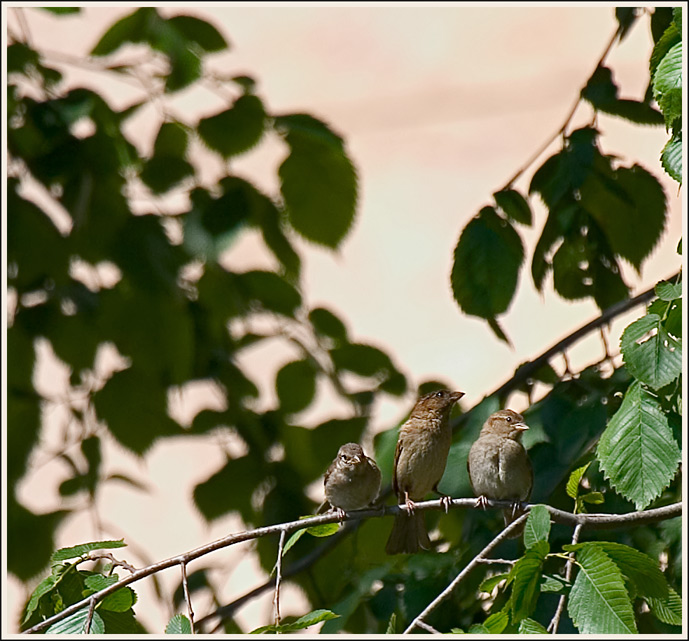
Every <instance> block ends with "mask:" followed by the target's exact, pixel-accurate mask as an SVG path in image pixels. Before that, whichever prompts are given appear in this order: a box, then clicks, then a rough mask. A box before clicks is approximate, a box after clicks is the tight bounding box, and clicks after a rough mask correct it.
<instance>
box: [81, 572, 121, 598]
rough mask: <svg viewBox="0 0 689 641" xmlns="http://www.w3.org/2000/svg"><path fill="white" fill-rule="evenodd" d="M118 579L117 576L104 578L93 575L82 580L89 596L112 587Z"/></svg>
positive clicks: (99, 575) (100, 575)
mask: <svg viewBox="0 0 689 641" xmlns="http://www.w3.org/2000/svg"><path fill="white" fill-rule="evenodd" d="M118 579H119V577H118V576H117V574H114V575H110V576H104V575H102V574H97V573H94V574H91V575H89V576H87V577H86V578H85V579H84V585H86V587H87V588H89V594H93V593H94V592H98V591H100V590H104V589H105V588H108V587H110V586H111V585H114V584H115V583H117V581H118ZM85 596H86V595H85Z"/></svg>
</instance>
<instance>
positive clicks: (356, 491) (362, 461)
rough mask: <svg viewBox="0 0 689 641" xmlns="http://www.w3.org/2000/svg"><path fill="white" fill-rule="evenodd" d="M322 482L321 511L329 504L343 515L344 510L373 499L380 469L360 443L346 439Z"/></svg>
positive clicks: (376, 494)
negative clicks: (323, 498) (323, 492)
mask: <svg viewBox="0 0 689 641" xmlns="http://www.w3.org/2000/svg"><path fill="white" fill-rule="evenodd" d="M323 485H324V487H325V501H324V502H323V504H322V505H321V506H320V508H319V509H318V513H319V514H320V513H322V512H325V511H326V509H328V505H330V506H331V508H332V509H334V510H335V511H336V512H337V513H338V515H339V517H340V518H341V519H343V518H344V514H345V511H349V510H360V509H362V508H365V507H367V506H368V505H370V504H371V503H373V501H374V500H375V498H376V497H377V496H378V491H379V490H380V470H379V469H378V466H377V465H376V462H375V461H374V460H373V459H370V458H369V457H368V456H366V454H364V450H363V448H362V447H361V445H358V444H357V443H345V444H344V445H343V446H342V447H341V448H340V449H339V451H338V452H337V456H336V457H335V460H334V461H333V462H332V463H331V464H330V467H329V468H328V470H327V471H326V473H325V477H324V479H323Z"/></svg>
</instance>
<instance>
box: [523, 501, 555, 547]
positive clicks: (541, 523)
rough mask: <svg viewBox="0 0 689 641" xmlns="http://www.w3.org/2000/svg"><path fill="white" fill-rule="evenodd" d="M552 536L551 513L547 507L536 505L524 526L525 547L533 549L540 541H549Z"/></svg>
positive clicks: (530, 511)
mask: <svg viewBox="0 0 689 641" xmlns="http://www.w3.org/2000/svg"><path fill="white" fill-rule="evenodd" d="M549 535H550V513H549V512H548V509H547V508H546V507H545V505H534V506H533V507H532V508H531V509H530V510H529V516H528V517H527V518H526V525H525V526H524V545H525V546H526V549H527V550H528V549H530V548H532V547H533V546H534V545H535V544H536V543H538V542H539V541H546V542H547V541H548V536H549Z"/></svg>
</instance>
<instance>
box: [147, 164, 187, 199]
mask: <svg viewBox="0 0 689 641" xmlns="http://www.w3.org/2000/svg"><path fill="white" fill-rule="evenodd" d="M194 172H195V170H194V167H193V165H191V164H189V163H188V162H187V161H186V160H184V159H183V158H175V157H174V156H153V158H151V159H150V160H149V161H148V162H146V164H145V165H144V168H143V169H142V170H141V180H142V181H143V182H144V183H145V184H146V185H147V186H148V187H149V188H150V189H151V191H152V192H153V193H154V194H156V195H160V194H164V193H165V192H167V191H169V190H170V189H172V188H173V187H175V186H176V185H178V184H179V183H180V182H182V181H183V180H184V179H185V178H187V177H189V176H193V175H194Z"/></svg>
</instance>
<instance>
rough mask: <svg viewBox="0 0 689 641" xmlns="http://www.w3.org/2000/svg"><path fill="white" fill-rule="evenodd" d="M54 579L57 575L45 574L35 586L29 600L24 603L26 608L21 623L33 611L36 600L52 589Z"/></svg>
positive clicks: (36, 603)
mask: <svg viewBox="0 0 689 641" xmlns="http://www.w3.org/2000/svg"><path fill="white" fill-rule="evenodd" d="M56 581H57V577H56V576H54V575H52V574H51V575H50V576H47V577H46V578H45V579H43V580H42V581H41V582H40V583H39V584H38V585H37V586H36V589H35V590H34V591H33V592H32V593H31V597H30V598H29V601H28V603H27V604H26V608H25V610H24V619H23V621H22V623H26V622H27V621H28V620H29V618H30V617H31V615H32V614H33V612H34V611H35V610H36V608H37V607H38V602H39V601H40V599H41V597H42V596H43V595H44V594H48V592H50V591H51V590H52V589H53V587H54V586H55V583H56Z"/></svg>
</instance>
